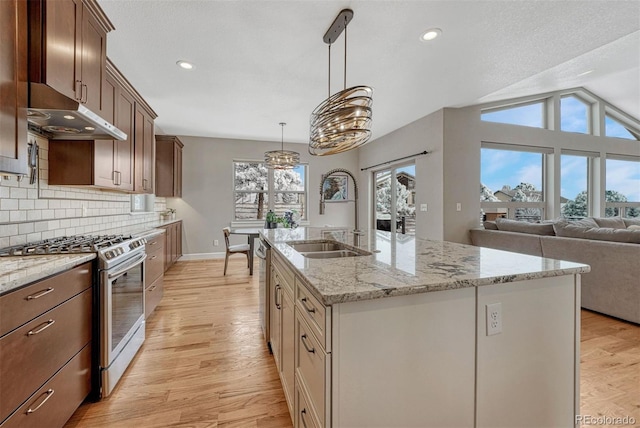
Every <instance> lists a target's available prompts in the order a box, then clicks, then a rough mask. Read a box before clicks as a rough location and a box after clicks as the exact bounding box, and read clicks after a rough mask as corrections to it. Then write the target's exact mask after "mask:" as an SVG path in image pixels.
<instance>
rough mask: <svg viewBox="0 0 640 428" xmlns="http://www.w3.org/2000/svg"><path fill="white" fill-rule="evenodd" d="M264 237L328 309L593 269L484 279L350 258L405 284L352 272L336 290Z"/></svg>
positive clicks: (574, 266) (570, 267)
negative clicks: (410, 271)
mask: <svg viewBox="0 0 640 428" xmlns="http://www.w3.org/2000/svg"><path fill="white" fill-rule="evenodd" d="M265 232H266V231H265ZM261 236H262V237H263V238H265V239H266V240H267V241H268V242H269V243H270V244H271V248H272V249H274V250H275V251H276V252H277V253H278V255H279V256H280V258H281V259H282V260H284V261H285V263H286V264H287V265H288V267H289V268H291V269H292V270H293V271H294V272H296V274H297V275H298V276H299V277H300V278H301V279H302V280H303V282H304V283H306V284H307V286H309V287H308V288H310V291H311V292H312V294H313V295H314V296H315V297H316V298H318V299H319V300H320V301H321V302H323V303H324V304H325V305H327V306H331V305H334V304H338V303H346V302H355V301H361V300H372V299H378V298H383V297H392V296H404V295H410V294H418V293H427V292H435V291H443V290H453V289H459V288H469V287H479V286H485V285H493V284H502V283H507V282H517V281H525V280H531V279H540V278H550V277H557V276H565V275H573V274H582V273H588V272H589V271H590V270H591V269H590V267H589V266H588V265H585V264H580V263H574V262H564V261H562V263H563V264H564V265H565V266H561V267H552V268H538V269H531V270H529V271H522V270H521V271H516V270H517V269H516V270H514V272H513V273H500V274H486V275H484V276H473V275H469V276H471V277H463V276H460V277H455V275H448V274H442V272H440V271H437V272H436V270H434V272H429V273H424V272H423V273H418V274H413V275H407V274H406V273H405V272H403V271H401V270H399V269H397V268H394V267H391V266H388V267H386V268H384V269H383V270H384V272H381V271H382V269H381V264H380V262H378V261H375V260H370V262H369V263H367V262H365V260H367V258H370V257H372V256H360V257H353V258H349V259H350V260H352V261H353V262H355V263H363V264H364V266H363V268H362V275H363V276H365V275H367V274H368V273H367V272H366V268H367V267H371V268H374V270H375V271H377V272H375V273H374V275H376V276H378V278H377V279H380V280H385V279H388V280H389V281H390V282H391V281H393V282H396V283H398V282H399V283H401V284H400V286H386V285H385V284H381V282H383V281H380V283H378V282H372V281H371V280H368V281H366V282H365V281H360V282H359V281H358V280H357V279H356V280H354V279H353V270H351V276H350V278H345V280H344V283H345V286H344V287H340V286H338V287H335V286H334V287H332V284H330V282H331V280H333V282H334V283H335V282H336V281H335V279H336V278H335V275H334V277H333V278H329V277H331V276H332V275H331V274H329V273H327V275H325V276H322V277H320V278H321V279H318V278H317V277H315V278H314V277H310V276H309V275H306V274H305V269H303V270H302V271H301V270H300V269H298V268H297V267H295V263H294V262H293V261H292V260H290V258H289V255H287V254H284V253H283V252H282V251H280V250H279V249H278V244H286V243H287V242H288V241H287V240H281V241H277V242H273V241H272V240H270V239H269V237H268V236H266V235H265V234H264V233H261ZM309 239H312V238H309ZM317 239H324V238H317ZM299 240H300V239H291V240H290V241H289V242H291V241H299ZM420 241H422V242H429V241H428V240H420ZM437 242H441V241H437ZM445 242H446V241H445ZM345 243H348V242H345ZM446 244H447V245H449V246H451V245H452V246H456V247H459V248H473V249H477V248H480V247H473V246H470V245H464V244H457V243H452V242H446ZM363 249H366V248H363ZM483 250H489V251H491V252H498V253H503V254H504V256H505V257H509V256H512V257H524V258H531V259H537V260H541V261H542V260H546V261H552V262H556V261H555V260H552V259H544V258H542V257H535V256H528V255H524V254H518V253H510V252H506V251H500V250H491V249H484V248H483ZM292 251H293V252H295V250H292ZM420 257H423V256H420ZM335 260H336V259H327V260H314V263H315V264H316V266H315V270H318V269H317V268H318V265H319V264H320V263H323V264H324V263H326V265H324V266H326V267H327V270H331V269H332V267H331V266H332V264H333V263H335ZM340 260H344V259H340ZM556 264H557V263H556ZM367 265H368V266H367ZM321 266H323V265H321ZM489 270H490V269H489ZM316 273H317V272H316ZM381 275H382V276H384V278H383V277H380V276H381ZM420 276H424V278H420ZM403 278H407V280H406V281H405V283H402V282H403V281H402V279H403ZM318 281H326V282H327V286H323V287H319V286H318V285H319V284H317V282H318ZM340 282H342V281H340ZM322 285H324V284H322Z"/></svg>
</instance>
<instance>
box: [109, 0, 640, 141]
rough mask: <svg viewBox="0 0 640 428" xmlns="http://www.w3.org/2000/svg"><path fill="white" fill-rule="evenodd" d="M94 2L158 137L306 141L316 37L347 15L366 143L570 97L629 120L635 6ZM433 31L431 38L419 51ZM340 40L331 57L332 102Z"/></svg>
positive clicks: (636, 55) (639, 38) (637, 83)
mask: <svg viewBox="0 0 640 428" xmlns="http://www.w3.org/2000/svg"><path fill="white" fill-rule="evenodd" d="M99 3H100V5H101V6H102V7H103V9H104V10H105V12H106V13H107V15H108V16H109V18H110V19H111V21H112V22H113V24H114V25H115V27H116V30H115V31H114V32H112V33H110V34H109V36H108V46H107V52H108V55H109V57H110V58H111V59H112V60H113V62H114V63H115V64H116V66H117V67H118V68H119V69H120V70H121V71H122V72H123V73H124V74H125V75H126V77H127V78H128V79H129V81H131V83H132V84H133V85H134V86H135V87H136V89H138V91H139V92H140V93H141V94H142V96H143V97H144V98H145V99H146V100H147V101H148V102H149V104H150V105H151V106H152V107H153V109H154V110H155V111H156V112H157V113H158V115H159V117H158V119H157V120H156V124H157V125H158V126H159V127H160V128H161V129H162V130H163V131H164V132H166V133H169V134H178V135H193V136H204V137H221V138H238V139H257V140H267V141H279V140H280V126H279V125H278V123H279V122H287V123H288V126H287V127H286V128H285V134H284V135H285V141H287V142H299V143H306V142H307V141H308V134H309V130H308V126H309V125H308V123H309V114H310V113H311V111H312V110H313V109H314V107H315V106H316V105H317V104H319V103H320V102H321V101H322V100H323V99H324V98H326V96H327V68H328V63H327V45H326V44H324V43H323V41H322V36H323V35H324V33H325V31H326V29H327V28H328V27H329V25H330V24H331V22H332V21H333V19H334V18H335V16H336V15H337V14H338V12H339V11H340V10H341V9H343V8H346V7H349V8H351V9H353V11H354V18H353V21H351V24H350V25H349V28H348V63H347V65H348V67H347V86H354V85H361V84H364V85H369V86H372V87H373V88H374V102H373V138H374V139H375V138H378V137H381V136H382V135H385V134H387V133H389V132H391V131H393V130H395V129H397V128H400V127H402V126H404V125H406V124H408V123H410V122H412V121H414V120H416V119H418V118H420V117H423V116H425V115H427V114H429V113H432V112H434V111H436V110H438V109H440V108H443V107H459V106H465V105H471V104H476V103H479V102H487V101H495V100H498V99H506V98H512V97H517V96H523V95H530V94H535V93H540V92H547V91H552V90H557V89H565V88H571V87H577V86H584V87H586V88H587V89H589V90H591V91H592V92H594V93H595V94H597V95H599V96H601V97H602V98H604V99H605V100H607V101H609V102H610V103H612V104H613V105H615V106H617V107H619V108H621V109H623V110H625V111H626V112H627V113H629V114H631V115H632V116H634V117H636V118H639V119H640V65H639V62H640V2H639V1H623V0H621V1H595V0H594V1H562V0H554V1H513V0H508V1H498V0H491V1H478V0H474V1H457V0H435V1H372V0H368V1H332V0H317V1H316V0H297V1H276V0H261V1H242V0H236V1H215V0H209V1H204V0H156V1H153V0H99ZM431 27H438V28H441V29H442V35H441V36H440V37H439V38H438V39H436V40H435V41H433V42H430V43H424V42H421V41H419V40H418V38H419V36H420V34H421V33H422V32H423V31H424V30H426V29H428V28H431ZM343 43H344V40H343V38H342V37H341V38H340V39H338V41H337V42H336V43H335V44H334V45H333V47H332V80H331V81H332V88H331V91H332V93H333V92H336V91H338V90H340V89H342V71H343V70H342V67H343V56H344V50H343ZM180 59H184V60H188V61H192V62H193V63H195V65H196V68H195V69H194V70H191V71H185V70H182V69H180V68H178V67H177V66H176V64H175V63H176V61H178V60H180ZM592 69H593V70H594V72H593V73H590V74H588V75H585V76H583V77H577V75H578V74H580V73H582V72H585V71H588V70H592Z"/></svg>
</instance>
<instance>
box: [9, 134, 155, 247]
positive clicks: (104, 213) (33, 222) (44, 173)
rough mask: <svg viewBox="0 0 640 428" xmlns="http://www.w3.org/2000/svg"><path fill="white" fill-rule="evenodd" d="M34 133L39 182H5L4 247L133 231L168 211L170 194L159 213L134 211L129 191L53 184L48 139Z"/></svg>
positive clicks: (13, 180)
mask: <svg viewBox="0 0 640 428" xmlns="http://www.w3.org/2000/svg"><path fill="white" fill-rule="evenodd" d="M29 137H30V138H35V139H36V140H37V142H38V146H39V147H40V150H39V158H40V159H39V182H38V183H34V184H30V183H29V178H28V177H25V178H24V179H23V180H22V181H20V182H18V181H17V180H16V179H15V178H10V179H8V180H5V179H2V180H0V248H2V247H7V246H10V245H18V244H24V243H26V242H33V241H39V240H42V239H49V238H53V237H58V236H65V235H79V234H85V235H97V234H106V233H128V231H130V230H134V229H140V228H143V227H144V226H145V225H146V224H147V223H149V224H153V223H154V222H157V221H158V220H159V216H160V212H161V211H164V210H165V209H166V200H165V198H156V202H155V207H154V209H155V212H153V213H148V214H137V215H130V214H129V212H130V208H131V207H130V205H131V196H130V195H129V194H127V193H120V192H111V191H104V190H97V189H92V188H84V187H82V188H78V187H70V186H50V185H49V184H48V182H47V179H48V176H49V171H48V168H49V162H48V159H49V142H48V140H47V139H45V138H42V137H39V136H35V135H31V134H30V135H29ZM83 211H84V213H85V216H83Z"/></svg>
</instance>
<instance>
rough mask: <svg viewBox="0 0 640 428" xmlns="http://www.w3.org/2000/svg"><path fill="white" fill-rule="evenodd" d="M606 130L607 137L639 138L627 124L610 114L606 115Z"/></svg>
mask: <svg viewBox="0 0 640 428" xmlns="http://www.w3.org/2000/svg"><path fill="white" fill-rule="evenodd" d="M604 130H605V134H604V135H605V136H607V137H615V138H624V139H626V140H637V139H638V138H637V137H636V136H635V135H634V134H632V133H631V131H629V129H628V128H627V127H626V126H624V125H623V124H622V123H620V122H619V121H617V120H615V119H614V118H612V117H611V116H609V115H606V116H605V117H604Z"/></svg>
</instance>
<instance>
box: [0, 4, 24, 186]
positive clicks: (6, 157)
mask: <svg viewBox="0 0 640 428" xmlns="http://www.w3.org/2000/svg"><path fill="white" fill-rule="evenodd" d="M0 39H1V40H2V43H0V64H1V65H2V66H1V67H0V88H1V89H0V172H3V173H11V174H19V175H22V174H26V173H27V109H26V107H27V5H26V3H25V2H24V1H21V0H3V1H0Z"/></svg>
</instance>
